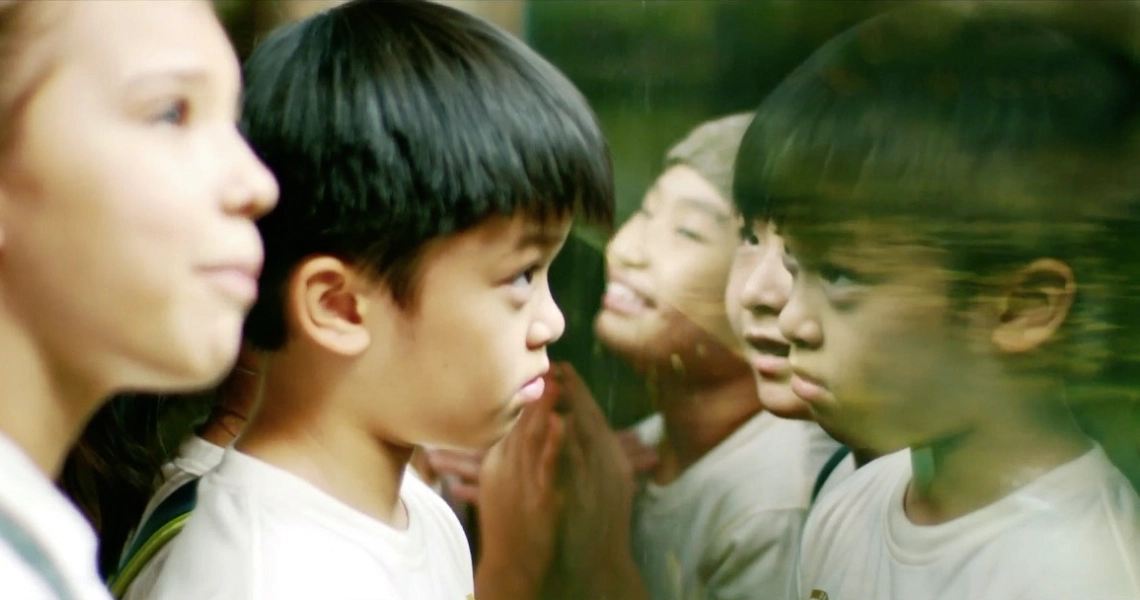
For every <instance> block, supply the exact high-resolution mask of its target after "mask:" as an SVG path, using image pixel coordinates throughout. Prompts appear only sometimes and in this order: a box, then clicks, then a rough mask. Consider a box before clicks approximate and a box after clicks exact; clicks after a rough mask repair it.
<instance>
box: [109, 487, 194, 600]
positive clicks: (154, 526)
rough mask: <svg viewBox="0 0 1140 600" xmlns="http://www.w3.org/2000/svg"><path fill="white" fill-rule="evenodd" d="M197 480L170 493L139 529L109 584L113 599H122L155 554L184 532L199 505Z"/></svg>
mask: <svg viewBox="0 0 1140 600" xmlns="http://www.w3.org/2000/svg"><path fill="white" fill-rule="evenodd" d="M198 481H199V478H197V477H195V478H194V479H191V480H190V481H187V482H186V483H184V484H182V485H181V486H179V487H178V488H177V489H175V490H174V491H173V492H171V494H170V495H169V496H167V497H166V499H165V500H163V501H162V502H161V503H159V505H158V506H157V507H155V509H154V512H152V513H151V514H150V516H149V517H147V520H146V521H144V522H143V524H142V526H141V527H139V532H138V534H137V535H135V538H134V541H132V542H131V546H130V548H129V549H128V550H127V552H126V553H124V554H123V558H122V560H121V561H119V570H118V572H117V573H115V574H114V575H112V576H111V578H110V580H108V582H107V585H108V587H110V588H111V595H112V596H114V597H115V598H122V597H123V596H124V595H125V594H126V593H127V589H128V588H130V587H131V584H132V583H134V581H135V578H136V577H138V576H139V573H141V572H142V570H143V568H144V567H146V565H147V563H149V562H150V561H151V559H153V558H154V555H156V554H158V551H159V550H161V549H162V548H163V547H164V546H166V544H167V543H169V542H170V540H172V539H174V538H175V537H176V536H177V535H178V534H179V532H181V531H182V527H183V526H184V525H185V524H186V520H187V519H189V518H190V513H191V512H192V511H193V510H194V505H195V504H196V503H197V502H198Z"/></svg>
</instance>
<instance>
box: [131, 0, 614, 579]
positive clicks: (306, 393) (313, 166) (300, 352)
mask: <svg viewBox="0 0 1140 600" xmlns="http://www.w3.org/2000/svg"><path fill="white" fill-rule="evenodd" d="M245 76H246V84H247V88H246V93H245V106H244V116H243V127H244V130H245V132H246V134H247V135H248V137H249V139H250V142H251V143H252V144H253V146H254V147H255V149H257V150H258V152H259V153H260V154H261V156H262V157H263V159H264V160H265V161H266V164H267V165H269V166H270V168H271V169H272V170H273V171H274V172H275V173H276V174H277V175H278V177H279V178H280V183H281V188H282V190H283V192H282V200H281V202H280V203H279V209H278V210H277V211H276V212H274V213H272V215H270V216H268V217H266V218H265V219H263V220H262V221H261V222H260V224H259V225H260V229H261V234H262V236H263V238H264V240H265V244H266V257H267V258H266V266H265V269H264V272H263V274H262V277H261V280H260V288H261V297H260V298H259V301H258V303H257V305H256V306H255V308H254V309H253V311H252V313H251V315H250V318H249V320H248V322H247V326H246V334H247V339H248V340H249V341H250V342H252V343H253V344H254V345H255V346H257V347H259V348H261V349H262V350H264V351H266V352H267V353H268V355H267V358H266V360H265V362H264V364H263V367H262V368H263V381H264V383H263V392H262V400H261V403H260V406H259V407H258V409H257V410H256V411H255V414H254V415H253V417H252V419H251V420H250V421H249V423H248V424H247V426H246V429H245V430H244V432H243V434H242V437H241V438H240V439H239V441H238V443H237V444H236V446H235V448H233V449H228V450H227V451H226V455H225V457H224V458H223V460H222V463H221V464H220V465H219V467H218V468H217V469H216V470H215V471H213V472H212V473H210V474H208V475H207V476H206V477H204V478H203V479H202V480H201V482H200V484H199V488H198V502H197V507H196V509H195V512H194V514H193V516H192V517H191V519H190V521H189V522H188V523H187V525H186V528H185V529H184V530H183V532H182V533H181V535H180V536H179V537H178V538H177V539H176V540H175V541H174V542H173V549H172V550H171V552H170V555H169V557H168V558H167V561H166V563H165V565H164V567H163V569H162V572H161V573H160V575H159V576H158V578H157V581H156V582H155V583H154V587H153V588H152V590H150V592H149V593H147V594H143V596H142V597H148V598H164V599H175V598H178V599H181V598H234V599H239V598H240V599H242V600H249V599H257V598H272V599H274V600H277V599H288V598H298V599H301V598H304V599H310V598H357V597H369V598H416V599H425V600H429V599H437V598H438V599H441V600H442V599H448V600H457V599H462V598H469V597H471V596H472V594H473V581H472V572H471V571H472V567H471V556H470V553H469V551H468V547H467V542H466V540H465V539H464V535H463V531H462V529H461V528H460V526H459V524H458V521H457V519H456V517H455V515H454V514H453V513H452V511H451V509H450V508H449V507H448V506H447V504H446V503H445V502H443V500H441V499H440V498H439V497H438V496H436V495H435V494H434V493H433V492H432V491H431V490H430V489H429V488H428V487H427V486H426V485H425V484H423V483H422V482H420V481H418V480H417V479H416V478H414V477H405V476H404V473H405V468H406V466H407V464H408V461H409V458H410V456H411V454H412V450H413V447H414V446H417V445H421V444H432V445H437V446H443V447H455V448H478V447H486V446H489V445H491V444H492V443H494V442H495V441H496V440H497V439H498V438H500V437H501V436H503V435H504V434H505V433H506V432H507V431H508V429H509V428H510V427H511V425H512V424H513V423H514V421H515V418H516V416H517V415H518V413H519V411H520V410H521V408H522V407H523V406H524V405H526V404H528V403H530V402H532V401H535V400H537V399H538V398H539V397H540V396H541V395H542V392H543V383H542V376H543V375H544V374H545V373H546V371H547V369H548V366H549V365H548V361H547V358H546V346H547V345H548V344H550V343H551V342H553V341H554V340H556V339H557V338H558V336H559V335H560V334H561V332H562V329H563V321H562V316H561V313H560V312H559V310H558V307H557V306H555V304H554V302H553V301H552V299H551V296H550V292H549V288H548V286H547V279H546V277H547V267H548V265H549V264H550V262H551V260H552V259H553V258H554V256H555V254H557V252H558V250H559V248H560V246H561V245H562V243H563V241H564V240H565V238H566V236H567V233H568V232H569V228H570V224H571V220H572V219H573V217H574V216H575V215H585V216H586V217H588V218H591V219H597V220H603V221H604V220H607V219H608V218H610V215H611V212H612V190H611V185H612V182H611V173H610V165H609V160H608V149H607V147H606V144H605V141H604V139H603V137H602V134H601V132H600V130H599V127H598V125H597V123H596V121H595V119H594V117H593V115H592V113H591V112H590V110H589V108H588V107H587V105H586V103H585V101H584V100H583V98H582V97H581V95H580V94H579V93H578V92H577V91H576V90H575V89H574V88H573V87H572V86H571V85H570V83H569V82H567V81H566V80H565V79H564V78H563V77H562V76H561V75H560V74H559V73H558V72H557V71H556V70H555V69H554V68H553V67H551V66H550V65H549V64H547V63H546V62H544V61H543V60H542V59H541V58H539V57H538V56H537V55H535V54H534V53H533V52H531V51H530V50H528V49H527V48H526V47H525V46H524V45H523V44H522V43H521V42H519V41H517V40H514V39H513V38H511V37H509V36H508V35H506V34H504V33H502V32H501V31H499V30H497V29H495V28H494V27H492V26H490V25H488V24H486V23H484V22H482V21H480V20H478V19H476V18H474V17H471V16H469V15H466V14H464V13H462V12H459V11H456V10H453V9H450V8H447V7H444V6H442V5H438V4H435V3H429V2H418V1H416V2H407V1H402V2H368V1H355V2H349V3H347V4H344V5H341V6H339V7H336V8H333V9H330V10H329V11H327V12H324V13H321V14H319V15H316V16H314V17H312V18H310V19H308V20H305V21H303V22H301V23H299V24H296V25H293V26H290V27H288V28H286V29H284V30H282V31H279V32H277V33H276V34H274V35H273V36H271V37H270V38H269V39H268V40H267V41H265V42H264V43H263V44H262V45H261V47H260V48H258V49H257V50H255V52H254V53H253V55H252V56H251V57H250V59H249V60H248V62H247V64H246V68H245Z"/></svg>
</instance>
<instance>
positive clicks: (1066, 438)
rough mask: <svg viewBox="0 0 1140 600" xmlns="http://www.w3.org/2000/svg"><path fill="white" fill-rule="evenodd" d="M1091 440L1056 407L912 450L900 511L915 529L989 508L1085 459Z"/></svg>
mask: <svg viewBox="0 0 1140 600" xmlns="http://www.w3.org/2000/svg"><path fill="white" fill-rule="evenodd" d="M1092 444H1093V442H1092V441H1091V440H1089V438H1088V437H1086V436H1085V435H1084V434H1083V433H1082V432H1081V430H1080V428H1079V427H1078V426H1077V425H1076V423H1075V422H1074V421H1073V420H1072V417H1071V416H1069V414H1068V411H1067V409H1065V407H1064V406H1063V405H1060V404H1058V405H1057V406H1056V407H1055V408H1054V409H1053V410H1051V411H1048V412H1046V413H1036V414H1034V415H1023V418H1020V419H1002V420H1001V421H1000V422H998V421H994V422H990V423H986V424H984V425H982V426H979V427H976V428H974V429H972V430H971V431H969V432H966V433H962V434H960V435H957V436H951V437H948V438H945V439H942V440H938V441H936V442H934V443H931V444H928V445H924V446H918V447H913V448H911V463H912V467H913V477H912V479H911V482H910V485H909V487H908V489H907V494H906V498H905V501H904V506H905V509H906V514H907V517H908V518H909V519H910V521H911V522H913V523H915V524H919V525H935V524H939V523H945V522H947V521H950V520H953V519H956V518H958V517H962V516H964V515H967V514H969V513H972V512H974V511H977V510H979V509H981V508H983V507H985V506H988V505H990V504H993V503H994V502H997V501H998V500H1000V499H1002V498H1004V497H1005V496H1008V495H1009V494H1011V493H1013V492H1015V491H1016V490H1018V489H1020V488H1021V487H1024V486H1025V485H1027V484H1029V483H1031V482H1033V481H1035V480H1036V479H1038V478H1040V477H1041V476H1042V475H1045V474H1046V473H1048V472H1049V471H1051V470H1053V469H1055V468H1057V467H1059V466H1061V465H1063V464H1065V463H1067V462H1070V461H1072V460H1074V459H1076V458H1078V457H1080V456H1081V455H1083V454H1085V453H1086V452H1088V451H1089V449H1090V448H1092Z"/></svg>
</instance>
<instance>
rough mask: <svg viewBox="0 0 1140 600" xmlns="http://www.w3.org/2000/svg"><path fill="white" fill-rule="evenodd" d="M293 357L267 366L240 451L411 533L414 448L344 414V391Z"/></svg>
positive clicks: (275, 359)
mask: <svg viewBox="0 0 1140 600" xmlns="http://www.w3.org/2000/svg"><path fill="white" fill-rule="evenodd" d="M293 358H294V357H291V356H289V354H288V353H287V352H281V353H278V354H277V355H275V356H273V357H272V358H269V359H268V360H266V363H265V365H264V368H265V375H264V384H263V385H264V387H263V392H262V398H261V402H260V403H259V405H258V408H257V410H256V411H255V413H254V415H253V416H252V418H251V419H250V421H249V422H248V424H247V425H246V428H245V431H244V432H243V433H242V436H241V438H240V439H239V440H238V442H237V443H236V445H235V446H236V448H237V449H238V450H240V451H241V452H243V453H246V454H249V455H250V456H254V457H256V458H258V459H261V460H263V461H265V462H267V463H270V464H272V465H275V466H277V467H280V468H282V469H285V470H286V471H289V472H290V473H293V474H294V475H297V476H298V477H301V478H302V479H304V480H306V481H308V482H309V483H311V484H313V485H314V486H316V487H317V488H318V489H320V490H322V491H324V492H325V493H327V494H329V495H331V496H333V497H334V498H336V499H338V500H340V501H341V502H343V503H345V504H347V505H348V506H350V507H352V508H354V509H356V510H358V511H360V512H362V513H364V514H366V515H368V516H371V517H373V518H375V519H378V520H380V521H381V522H384V523H387V524H389V525H391V526H393V527H395V528H397V529H403V528H404V527H406V526H407V514H406V512H405V511H404V507H403V506H402V504H401V503H400V486H401V484H402V483H403V477H404V472H405V469H406V467H407V465H408V461H409V460H410V459H411V455H412V450H413V448H411V447H407V446H403V445H398V444H393V443H389V442H386V441H384V440H382V439H379V438H378V437H376V436H375V435H374V434H373V433H372V432H371V431H369V430H368V429H367V428H366V427H363V426H362V425H361V424H360V423H359V422H357V420H356V418H354V415H351V414H347V413H346V411H344V410H343V409H341V408H340V405H339V404H338V402H337V400H338V399H337V398H336V397H334V395H335V394H336V393H338V391H337V390H340V389H343V388H342V386H337V385H331V384H330V382H331V378H322V377H320V375H319V373H320V372H321V371H322V369H321V368H320V367H318V366H316V365H314V364H312V362H311V361H305V360H293ZM302 364H304V365H306V366H304V367H302V366H301V365H302ZM298 373H317V374H318V375H316V376H314V377H306V376H298Z"/></svg>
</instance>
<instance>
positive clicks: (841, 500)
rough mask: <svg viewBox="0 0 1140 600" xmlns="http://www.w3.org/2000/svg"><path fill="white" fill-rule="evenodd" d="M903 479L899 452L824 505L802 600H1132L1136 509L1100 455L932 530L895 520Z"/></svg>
mask: <svg viewBox="0 0 1140 600" xmlns="http://www.w3.org/2000/svg"><path fill="white" fill-rule="evenodd" d="M911 476H912V470H911V462H910V451H909V450H903V451H901V452H897V453H895V454H891V455H889V456H884V457H882V458H879V459H877V460H875V461H873V462H871V463H869V464H868V465H866V466H864V467H863V468H861V469H859V470H858V471H856V472H855V473H854V474H853V475H851V476H849V477H848V478H847V479H846V480H845V481H843V483H841V484H839V485H838V486H837V487H836V488H835V489H834V490H833V491H832V492H831V493H829V494H828V495H827V496H826V497H822V498H820V500H819V501H818V502H817V504H816V506H815V508H814V509H812V512H811V516H810V517H809V518H808V523H807V527H806V531H805V534H804V544H803V555H802V559H801V563H800V571H801V574H800V584H799V589H800V593H799V598H801V599H803V600H807V599H808V598H812V599H823V598H831V599H834V600H846V599H854V598H857V599H859V600H897V599H906V600H922V599H930V600H935V599H937V600H978V599H985V600H1132V599H1138V598H1140V578H1138V574H1140V561H1138V560H1137V550H1138V549H1140V499H1138V498H1137V496H1136V492H1135V491H1133V489H1132V487H1131V486H1130V485H1129V483H1128V481H1127V480H1126V479H1125V478H1124V476H1123V475H1121V474H1120V472H1119V471H1118V470H1117V469H1116V467H1114V466H1113V465H1112V463H1110V462H1109V460H1108V457H1107V456H1105V454H1104V451H1103V450H1101V449H1100V448H1099V447H1097V448H1094V449H1093V450H1091V451H1089V452H1088V453H1086V454H1085V455H1083V456H1081V457H1079V458H1077V459H1075V460H1073V461H1070V462H1069V463H1066V464H1064V465H1061V466H1060V467H1057V468H1055V469H1053V470H1052V471H1050V472H1048V473H1046V474H1045V475H1043V476H1041V477H1039V478H1038V479H1037V480H1035V481H1033V482H1032V483H1030V484H1028V485H1026V486H1024V487H1022V488H1021V489H1019V490H1017V491H1016V492H1014V493H1012V494H1010V495H1009V496H1006V497H1005V498H1002V499H1001V500H998V501H997V502H994V503H993V504H990V505H989V506H986V507H984V508H982V509H980V510H977V511H974V512H973V513H970V514H968V515H966V516H963V517H960V518H957V519H954V520H952V521H949V522H946V523H942V524H939V525H933V526H919V525H915V524H913V523H911V522H910V520H909V519H908V518H907V517H906V514H905V513H904V511H903V497H904V495H905V493H906V489H907V487H908V485H909V483H910V480H911Z"/></svg>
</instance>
